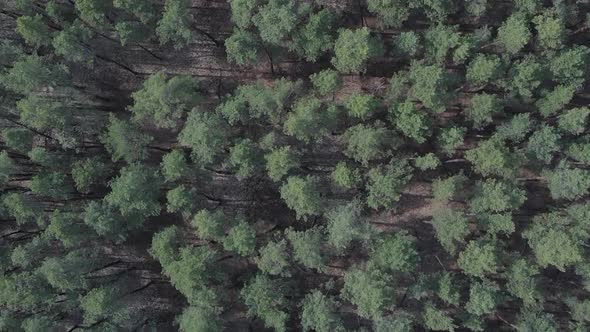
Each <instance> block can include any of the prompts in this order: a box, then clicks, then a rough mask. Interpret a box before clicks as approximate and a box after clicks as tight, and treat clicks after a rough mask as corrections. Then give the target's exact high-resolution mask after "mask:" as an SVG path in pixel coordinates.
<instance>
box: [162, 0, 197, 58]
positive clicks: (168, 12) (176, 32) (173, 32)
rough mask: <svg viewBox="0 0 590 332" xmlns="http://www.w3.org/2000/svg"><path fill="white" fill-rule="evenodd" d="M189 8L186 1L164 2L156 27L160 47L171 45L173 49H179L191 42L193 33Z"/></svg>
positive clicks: (170, 0) (168, 0) (167, 0)
mask: <svg viewBox="0 0 590 332" xmlns="http://www.w3.org/2000/svg"><path fill="white" fill-rule="evenodd" d="M189 6H190V4H189V2H188V0H166V4H165V5H164V13H163V14H162V18H161V19H160V21H158V26H157V27H156V34H157V35H158V38H159V39H160V43H161V44H162V45H164V44H167V43H172V45H173V46H174V48H175V49H181V48H183V47H184V46H186V45H188V44H189V43H190V42H191V40H192V39H193V32H192V30H191V28H190V26H191V23H190V20H191V14H190V12H189Z"/></svg>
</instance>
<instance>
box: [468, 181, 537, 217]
mask: <svg viewBox="0 0 590 332" xmlns="http://www.w3.org/2000/svg"><path fill="white" fill-rule="evenodd" d="M474 196H475V197H474V198H473V199H472V200H471V201H470V202H469V208H470V209H471V211H473V212H474V213H476V214H480V213H483V212H503V211H510V210H514V209H517V208H519V207H520V206H521V205H522V204H523V203H524V201H525V200H526V192H525V191H524V190H522V189H519V188H518V187H517V186H516V185H515V184H514V183H511V182H505V181H499V180H495V179H487V180H486V181H485V182H478V183H477V187H476V189H475V195H474Z"/></svg>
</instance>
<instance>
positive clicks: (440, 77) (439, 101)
mask: <svg viewBox="0 0 590 332" xmlns="http://www.w3.org/2000/svg"><path fill="white" fill-rule="evenodd" d="M409 79H410V81H411V83H412V89H411V94H412V95H413V96H414V97H415V98H416V99H418V100H420V101H421V102H422V103H423V104H424V106H425V107H426V108H429V109H431V110H432V111H433V112H435V113H441V112H444V111H445V107H446V104H447V103H448V101H449V99H450V98H451V94H450V93H449V88H450V77H449V74H448V73H446V72H445V70H444V69H443V68H442V67H440V66H438V65H424V64H420V63H418V62H412V65H411V66H410V74H409Z"/></svg>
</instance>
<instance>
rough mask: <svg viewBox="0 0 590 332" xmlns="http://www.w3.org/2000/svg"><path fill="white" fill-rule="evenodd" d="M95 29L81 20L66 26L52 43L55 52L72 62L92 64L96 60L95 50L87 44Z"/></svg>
mask: <svg viewBox="0 0 590 332" xmlns="http://www.w3.org/2000/svg"><path fill="white" fill-rule="evenodd" d="M92 36H93V31H92V30H90V28H88V27H87V26H85V25H83V24H82V23H80V22H74V24H72V25H70V26H68V27H66V28H64V29H63V30H62V31H60V32H58V33H57V34H56V35H55V37H53V41H52V42H51V44H52V45H53V48H54V49H55V53H56V54H58V55H61V56H63V57H64V59H66V60H68V61H72V62H78V63H81V64H84V65H87V66H90V65H91V64H92V63H93V62H94V52H93V51H92V49H91V48H89V47H88V46H86V44H87V42H88V41H89V40H90V39H91V38H92Z"/></svg>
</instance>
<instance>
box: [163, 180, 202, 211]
mask: <svg viewBox="0 0 590 332" xmlns="http://www.w3.org/2000/svg"><path fill="white" fill-rule="evenodd" d="M196 196H197V193H196V190H195V189H194V188H192V189H189V188H187V187H186V186H185V185H180V186H178V187H176V188H174V189H172V190H170V191H168V193H166V201H167V202H168V203H167V205H166V210H167V211H168V212H170V213H176V212H180V213H181V214H182V216H183V217H184V218H188V217H189V216H190V215H191V214H192V212H193V210H194V209H195V205H196V198H197V197H196Z"/></svg>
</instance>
